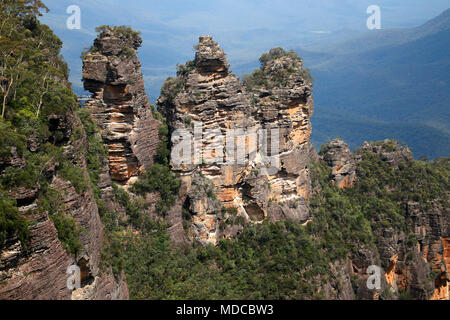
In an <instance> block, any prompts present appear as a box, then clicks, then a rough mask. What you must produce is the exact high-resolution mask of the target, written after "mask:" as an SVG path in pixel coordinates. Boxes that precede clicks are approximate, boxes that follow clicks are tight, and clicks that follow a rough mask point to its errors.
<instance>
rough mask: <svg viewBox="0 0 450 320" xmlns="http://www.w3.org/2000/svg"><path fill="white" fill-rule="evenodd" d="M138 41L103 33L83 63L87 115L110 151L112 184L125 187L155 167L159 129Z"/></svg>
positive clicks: (118, 31) (121, 33)
mask: <svg viewBox="0 0 450 320" xmlns="http://www.w3.org/2000/svg"><path fill="white" fill-rule="evenodd" d="M141 43H142V39H141V38H140V37H139V35H138V33H137V32H134V31H132V30H131V29H129V28H125V27H115V28H114V27H112V28H105V29H104V30H103V31H102V32H101V33H100V34H99V36H98V37H97V38H96V39H95V41H94V46H93V47H92V48H91V49H90V51H89V52H88V53H87V54H86V55H85V56H84V59H83V82H84V88H85V89H86V90H88V91H90V92H91V93H92V94H93V96H92V99H91V100H90V101H88V102H87V103H86V104H85V105H84V108H86V109H88V110H89V111H90V112H91V113H92V115H93V117H94V118H95V120H96V122H97V124H98V126H99V127H100V129H101V134H102V138H103V140H104V142H105V144H106V145H107V147H108V151H109V171H110V176H111V179H112V180H114V181H118V182H121V183H127V182H128V181H129V179H130V178H132V177H136V176H138V175H139V173H141V172H142V171H143V170H144V168H146V167H149V166H151V165H152V164H153V157H154V155H155V153H156V149H157V147H158V143H159V141H158V128H159V126H160V123H159V122H158V121H157V120H155V119H154V118H153V116H152V109H151V106H150V104H149V102H148V98H147V95H146V94H145V89H144V80H143V78H142V73H141V64H140V62H139V59H138V57H137V49H138V48H139V47H140V46H141Z"/></svg>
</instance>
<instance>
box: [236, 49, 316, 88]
mask: <svg viewBox="0 0 450 320" xmlns="http://www.w3.org/2000/svg"><path fill="white" fill-rule="evenodd" d="M259 62H260V63H261V67H260V69H258V70H255V71H254V72H253V73H252V74H250V75H245V76H244V78H243V83H244V85H245V86H246V87H247V89H248V90H249V91H254V90H255V89H258V88H265V89H271V88H274V87H282V86H286V85H287V83H288V81H289V80H290V79H291V78H292V77H293V76H294V75H297V76H299V77H300V78H302V79H303V80H304V81H305V82H306V83H309V84H312V83H313V81H314V79H313V78H312V76H311V73H310V71H309V70H308V69H307V68H304V67H303V60H302V58H300V57H299V55H298V54H297V53H295V52H294V51H293V50H291V51H285V50H284V49H283V48H280V47H278V48H273V49H271V50H270V51H269V52H268V53H264V54H262V55H261V57H260V58H259Z"/></svg>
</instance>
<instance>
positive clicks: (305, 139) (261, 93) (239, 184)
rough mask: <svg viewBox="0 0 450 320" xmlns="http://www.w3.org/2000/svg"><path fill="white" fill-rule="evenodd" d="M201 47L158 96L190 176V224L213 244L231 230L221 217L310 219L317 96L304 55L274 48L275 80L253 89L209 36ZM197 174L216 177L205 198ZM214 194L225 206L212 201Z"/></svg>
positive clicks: (270, 74) (181, 168)
mask: <svg viewBox="0 0 450 320" xmlns="http://www.w3.org/2000/svg"><path fill="white" fill-rule="evenodd" d="M196 50H197V51H196V54H195V59H194V61H189V62H187V63H186V65H183V66H179V68H178V73H177V77H176V78H175V79H173V78H169V79H168V80H167V81H166V82H165V84H164V85H163V88H162V91H161V97H160V98H159V99H158V101H157V106H158V110H159V111H160V112H161V113H163V115H165V116H166V118H167V122H168V125H169V128H170V132H171V134H172V137H171V139H172V144H173V152H172V161H171V166H172V169H173V170H174V171H175V172H177V173H178V174H179V175H180V176H181V178H182V180H183V181H184V184H183V188H182V190H183V191H182V193H183V195H182V196H183V198H186V203H185V208H186V209H187V210H190V215H192V217H193V222H194V223H193V225H192V228H191V231H192V232H193V233H194V234H196V235H197V236H196V238H197V239H198V240H200V241H202V242H210V243H215V242H216V241H217V240H218V239H219V238H221V237H228V236H231V234H232V233H233V232H231V231H229V230H228V231H223V230H221V228H220V225H221V223H220V221H229V220H230V219H231V220H233V221H235V220H239V219H236V218H237V217H241V218H242V219H243V220H244V221H247V222H258V221H262V220H264V219H266V218H268V219H271V220H273V221H276V220H279V219H283V218H286V217H288V218H293V219H298V220H301V221H306V220H307V219H308V217H309V214H308V207H307V201H306V200H307V199H308V197H309V196H310V192H311V190H310V189H311V186H310V180H309V174H308V164H309V160H310V158H311V156H313V153H314V152H313V149H312V147H311V145H310V141H309V138H310V134H311V125H310V122H309V118H310V117H311V115H312V112H313V100H312V96H311V84H310V83H309V82H308V81H306V80H305V76H304V70H303V65H302V61H301V59H300V58H298V57H297V56H290V55H288V54H284V55H283V54H280V55H279V56H275V55H273V56H272V58H271V59H269V60H268V61H266V62H265V64H264V65H263V67H262V70H263V71H261V72H264V73H265V74H266V77H267V82H270V83H271V85H270V86H269V87H258V86H255V87H254V88H252V92H249V91H248V90H247V88H246V86H245V85H244V84H243V83H241V82H240V81H239V79H238V78H237V77H236V76H235V75H233V74H232V72H231V70H230V66H229V64H228V62H227V59H226V55H225V53H224V52H223V50H222V49H221V48H220V47H219V45H218V44H217V43H216V42H214V41H213V39H212V38H211V37H210V36H201V37H200V40H199V44H198V45H197V46H196ZM280 75H282V77H283V79H281V80H280V79H279V77H280ZM198 177H205V178H207V179H208V180H210V181H211V182H212V187H211V190H210V192H207V195H206V197H204V198H203V199H199V194H198V193H195V197H192V192H191V191H190V190H191V188H192V186H193V185H198V184H199V183H198V181H197V180H198ZM200 184H203V183H200ZM215 194H217V197H218V199H219V200H220V201H221V203H222V205H223V207H224V208H220V207H219V208H216V207H210V206H209V204H210V203H211V201H210V200H211V197H213V198H214V197H215ZM199 203H202V205H198V204H199ZM206 204H208V205H206ZM221 212H224V215H223V216H222V215H221V214H220V213H221ZM234 215H236V217H234ZM233 230H236V228H233Z"/></svg>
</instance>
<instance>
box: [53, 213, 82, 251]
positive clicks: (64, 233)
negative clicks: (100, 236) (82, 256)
mask: <svg viewBox="0 0 450 320" xmlns="http://www.w3.org/2000/svg"><path fill="white" fill-rule="evenodd" d="M50 219H51V220H52V221H53V224H54V225H55V228H56V230H57V231H58V238H59V240H60V241H61V243H62V244H63V247H64V249H66V250H67V251H68V252H70V253H71V254H73V255H74V256H76V255H77V254H78V252H80V250H81V249H82V245H81V243H80V241H79V237H80V229H79V228H78V226H77V223H76V222H75V219H74V218H73V217H71V216H69V215H65V214H56V215H52V216H50Z"/></svg>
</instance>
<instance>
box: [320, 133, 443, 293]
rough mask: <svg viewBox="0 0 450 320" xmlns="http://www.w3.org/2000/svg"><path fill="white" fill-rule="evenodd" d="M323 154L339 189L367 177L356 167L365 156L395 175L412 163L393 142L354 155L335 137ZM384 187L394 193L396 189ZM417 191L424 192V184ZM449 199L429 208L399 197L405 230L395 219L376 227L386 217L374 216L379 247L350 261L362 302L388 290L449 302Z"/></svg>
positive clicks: (405, 151)
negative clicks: (372, 270)
mask: <svg viewBox="0 0 450 320" xmlns="http://www.w3.org/2000/svg"><path fill="white" fill-rule="evenodd" d="M321 155H322V158H323V160H324V161H325V162H326V163H327V164H328V166H329V167H330V168H331V169H332V175H331V176H332V179H333V180H332V181H331V182H332V183H333V184H335V185H336V186H338V187H340V188H349V187H352V185H353V183H350V182H352V181H355V180H356V179H358V174H360V175H366V174H367V172H364V171H360V172H358V170H357V168H356V166H357V164H358V163H359V162H361V161H363V160H364V159H365V158H367V157H375V158H376V159H379V160H380V161H381V162H383V163H385V164H387V166H388V167H389V168H391V169H390V170H393V172H395V173H394V174H396V175H399V174H400V173H399V170H404V169H402V168H404V167H407V166H409V165H411V164H412V163H413V162H414V160H413V155H412V152H411V150H410V149H409V148H408V147H407V146H400V145H398V143H397V142H396V141H393V140H385V141H382V142H378V143H369V142H366V143H364V145H363V146H362V147H360V148H359V149H357V150H356V151H355V154H352V153H351V152H350V151H349V150H348V147H347V145H346V144H345V143H344V142H343V141H342V140H339V139H337V140H334V141H331V142H330V143H328V144H327V145H326V146H325V148H324V149H323V150H322V152H321ZM415 170H417V169H415ZM430 174H431V173H430ZM414 181H415V180H414ZM386 188H388V189H389V188H391V189H394V188H395V186H386ZM414 188H420V182H419V185H417V186H414ZM445 199H448V193H447V194H441V195H438V196H437V198H436V199H434V200H432V201H429V202H428V203H427V206H423V202H422V203H419V201H415V200H414V197H413V198H411V199H409V200H407V201H404V200H402V199H398V204H399V205H400V208H402V209H401V214H402V215H403V216H404V218H402V219H403V220H402V228H398V226H396V225H395V224H394V222H393V220H394V217H393V216H391V217H389V219H388V221H389V222H388V223H387V224H386V223H385V224H383V225H382V227H380V228H378V227H374V226H376V224H377V223H378V222H379V221H380V220H381V219H382V217H381V215H380V214H381V212H382V210H381V211H380V212H379V213H380V214H377V215H376V216H375V217H373V220H372V225H373V234H374V236H375V238H376V241H375V243H376V248H360V250H358V254H353V255H351V256H350V257H349V263H350V264H351V265H352V269H351V274H353V275H354V276H357V277H358V278H359V285H358V289H357V295H358V296H359V297H360V298H364V299H372V298H373V299H378V298H380V297H379V295H380V294H381V293H382V292H383V291H384V290H385V289H386V288H389V292H390V294H391V296H392V297H396V296H398V295H399V294H400V293H401V292H408V293H409V294H410V295H411V297H412V298H416V299H432V300H448V299H449V285H448V283H449V269H448V267H449V260H448V255H449V241H448V237H449V233H450V229H449V221H450V216H449V214H450V210H449V209H448V206H447V205H445V203H448V202H446V201H447V200H445ZM370 265H380V266H382V267H383V275H384V277H383V282H382V290H380V291H378V292H377V294H376V295H375V296H374V295H373V291H370V290H367V289H366V286H365V281H366V279H367V277H368V276H367V275H365V273H366V270H367V268H368V267H369V266H370ZM343 271H345V269H343Z"/></svg>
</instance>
